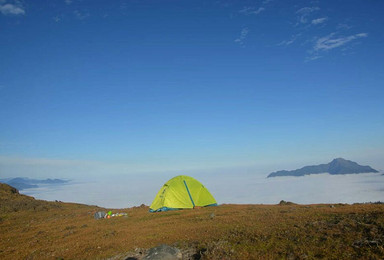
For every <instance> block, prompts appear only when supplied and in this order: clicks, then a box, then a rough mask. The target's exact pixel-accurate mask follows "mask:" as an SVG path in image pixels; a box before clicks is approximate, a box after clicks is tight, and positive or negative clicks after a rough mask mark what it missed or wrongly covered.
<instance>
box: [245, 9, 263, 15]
mask: <svg viewBox="0 0 384 260" xmlns="http://www.w3.org/2000/svg"><path fill="white" fill-rule="evenodd" d="M264 10H265V8H264V7H259V8H258V9H256V8H254V7H244V8H243V9H241V10H240V11H239V13H241V14H245V15H252V14H256V15H257V14H259V13H261V12H262V11H264Z"/></svg>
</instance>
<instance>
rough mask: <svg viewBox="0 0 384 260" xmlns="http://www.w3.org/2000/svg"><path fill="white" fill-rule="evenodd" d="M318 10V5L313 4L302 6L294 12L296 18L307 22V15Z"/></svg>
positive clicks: (301, 21)
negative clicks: (296, 15) (312, 5)
mask: <svg viewBox="0 0 384 260" xmlns="http://www.w3.org/2000/svg"><path fill="white" fill-rule="evenodd" d="M317 10H320V8H319V7H317V6H314V7H303V8H301V9H299V10H297V11H296V14H298V20H299V22H300V23H307V22H308V17H309V15H310V14H311V13H313V12H315V11H317Z"/></svg>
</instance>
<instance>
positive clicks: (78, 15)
mask: <svg viewBox="0 0 384 260" xmlns="http://www.w3.org/2000/svg"><path fill="white" fill-rule="evenodd" d="M73 14H74V15H75V17H76V18H77V19H79V20H83V19H85V18H88V17H89V16H90V15H89V13H84V12H80V11H79V10H75V11H73Z"/></svg>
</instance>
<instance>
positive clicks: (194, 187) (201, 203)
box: [149, 175, 217, 212]
mask: <svg viewBox="0 0 384 260" xmlns="http://www.w3.org/2000/svg"><path fill="white" fill-rule="evenodd" d="M207 206H217V203H216V200H215V198H214V197H213V196H212V195H211V193H210V192H209V191H208V189H207V188H206V187H204V185H203V184H201V183H200V182H199V181H198V180H196V179H194V178H192V177H189V176H185V175H179V176H176V177H174V178H172V179H170V180H169V181H167V182H166V183H165V184H164V185H163V187H161V189H160V191H159V192H158V193H157V195H156V197H155V199H154V200H153V202H152V204H151V206H150V209H149V211H150V212H159V211H168V210H176V209H192V208H195V207H207Z"/></svg>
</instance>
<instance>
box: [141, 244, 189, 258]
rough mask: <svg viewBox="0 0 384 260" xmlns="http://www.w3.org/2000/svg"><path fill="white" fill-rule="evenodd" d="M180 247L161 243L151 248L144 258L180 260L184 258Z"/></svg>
mask: <svg viewBox="0 0 384 260" xmlns="http://www.w3.org/2000/svg"><path fill="white" fill-rule="evenodd" d="M182 258H183V256H182V254H181V251H180V249H178V248H175V247H171V246H168V245H160V246H157V247H153V248H151V249H149V251H148V254H147V255H146V256H145V257H144V259H151V260H179V259H182Z"/></svg>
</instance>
